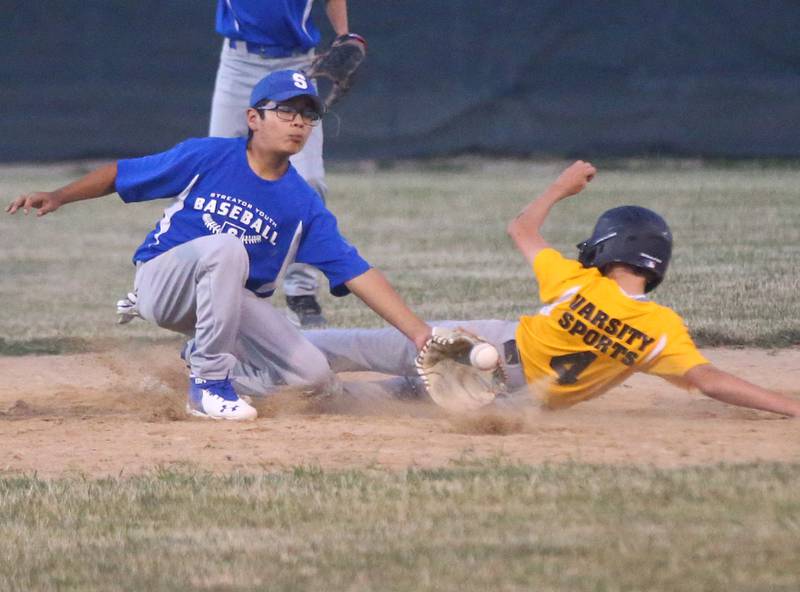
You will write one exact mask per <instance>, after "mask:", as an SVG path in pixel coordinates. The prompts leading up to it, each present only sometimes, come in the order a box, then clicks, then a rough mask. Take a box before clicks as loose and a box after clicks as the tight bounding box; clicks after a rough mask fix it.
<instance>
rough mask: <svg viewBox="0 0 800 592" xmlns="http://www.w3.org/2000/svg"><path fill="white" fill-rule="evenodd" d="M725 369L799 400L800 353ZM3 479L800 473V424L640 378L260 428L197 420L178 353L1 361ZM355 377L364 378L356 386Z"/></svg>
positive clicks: (321, 414)
mask: <svg viewBox="0 0 800 592" xmlns="http://www.w3.org/2000/svg"><path fill="white" fill-rule="evenodd" d="M705 353H706V354H707V355H708V357H709V358H710V359H711V360H712V361H714V362H716V363H717V364H719V365H720V366H721V367H722V368H724V369H728V370H732V371H735V372H737V373H739V374H741V375H742V376H744V377H747V378H749V379H751V380H753V381H754V382H758V383H760V384H763V385H765V386H769V387H772V388H775V389H779V390H784V391H787V392H793V393H795V394H798V393H799V392H800V391H798V388H800V387H798V385H800V349H786V350H777V351H764V350H750V349H738V350H730V349H724V350H723V349H719V350H707V351H706V352H705ZM0 376H2V377H3V380H2V384H0V471H5V472H12V473H18V472H22V473H26V474H31V473H34V472H35V473H37V474H38V475H40V476H44V477H53V476H59V475H74V474H76V473H77V474H85V475H87V476H103V475H114V476H116V475H120V474H122V475H126V474H135V473H141V472H143V471H149V470H152V469H153V468H156V467H169V466H173V465H176V464H177V465H182V464H189V465H191V466H196V467H199V468H201V469H207V470H211V471H215V472H230V471H236V470H238V471H244V472H253V471H262V470H276V469H281V468H286V467H291V466H295V465H301V464H303V465H319V466H321V467H323V468H348V467H358V468H364V467H376V468H388V469H403V468H405V467H435V466H442V465H448V464H451V463H453V462H458V461H465V460H466V461H469V460H475V459H484V458H501V459H505V460H507V461H512V462H514V461H518V462H525V463H542V462H557V463H558V462H569V461H574V462H588V463H614V464H620V463H625V464H637V465H642V464H644V465H655V466H660V467H671V466H681V465H694V464H709V463H716V462H734V463H735V462H749V461H758V460H764V461H792V462H797V461H800V423H798V422H797V421H795V420H785V419H782V418H778V417H777V416H774V415H771V414H767V413H760V412H754V411H750V410H746V409H739V408H734V407H729V406H725V405H723V404H721V403H717V402H716V401H712V400H710V399H707V398H705V397H703V396H701V395H698V394H691V393H686V392H683V391H681V390H679V389H677V388H674V387H672V386H670V385H668V384H666V383H665V382H663V381H661V380H658V379H654V378H651V377H646V376H637V377H634V378H633V379H631V380H630V381H629V382H628V383H627V384H626V385H623V386H622V387H619V388H617V389H615V390H613V391H611V392H610V393H608V394H606V395H605V396H603V397H601V398H600V399H597V400H595V401H592V402H590V403H586V404H583V405H580V406H578V407H575V408H573V409H569V410H566V411H560V412H557V413H541V412H537V411H535V410H533V409H531V410H530V411H529V412H526V413H522V414H520V413H517V414H514V415H501V414H498V413H496V412H489V413H484V414H480V415H476V416H472V417H452V416H448V415H445V414H444V413H443V412H441V411H440V410H439V409H438V408H435V407H433V406H432V405H429V404H427V403H420V402H406V403H403V402H397V403H391V404H386V403H383V404H369V405H367V404H363V403H362V404H353V403H351V402H348V401H346V400H338V401H331V400H327V401H324V402H320V401H314V400H309V399H306V398H303V397H301V396H299V395H297V394H294V393H288V392H287V393H285V394H281V395H279V396H277V397H274V398H273V399H271V400H269V401H267V402H265V403H264V404H262V406H261V408H260V411H261V417H260V418H259V419H258V420H257V421H255V422H248V423H228V422H214V421H208V420H202V419H188V418H186V417H185V415H184V413H183V406H184V397H185V380H186V379H185V375H184V369H183V366H182V364H181V362H180V360H179V359H178V358H177V355H176V354H175V349H174V348H170V347H166V346H158V347H149V348H144V347H139V348H137V349H133V350H131V351H112V352H108V353H101V354H96V353H95V354H79V355H67V356H37V357H4V358H0ZM347 378H351V379H353V378H356V379H360V378H362V377H361V376H353V375H350V376H348V377H347Z"/></svg>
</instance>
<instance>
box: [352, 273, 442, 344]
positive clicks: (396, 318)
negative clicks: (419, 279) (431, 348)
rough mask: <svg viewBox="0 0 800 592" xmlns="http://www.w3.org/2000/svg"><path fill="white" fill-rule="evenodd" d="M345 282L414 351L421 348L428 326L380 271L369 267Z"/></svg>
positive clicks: (427, 333) (429, 331)
mask: <svg viewBox="0 0 800 592" xmlns="http://www.w3.org/2000/svg"><path fill="white" fill-rule="evenodd" d="M345 285H346V286H347V287H348V288H349V289H350V291H351V292H353V294H355V295H356V296H358V297H359V298H360V299H361V300H362V301H363V302H364V304H366V305H367V306H369V307H370V308H371V309H372V310H374V311H375V312H376V313H378V314H379V315H380V316H381V317H383V318H384V319H386V321H388V322H389V323H391V324H392V325H394V326H395V327H397V329H398V330H399V331H400V332H401V333H402V334H403V335H405V336H406V337H408V338H409V339H410V340H411V341H413V342H414V345H416V346H417V349H418V350H419V349H422V346H423V345H425V342H426V341H427V340H428V338H429V337H430V336H431V328H430V326H428V324H427V323H426V322H425V321H423V320H422V319H420V318H419V317H418V316H417V315H415V314H414V313H413V312H412V311H411V309H410V308H408V305H407V304H406V303H405V301H404V300H403V299H402V297H401V296H400V294H398V293H397V291H396V290H395V289H394V288H393V287H392V285H391V284H390V283H389V282H388V281H387V280H386V278H385V277H384V276H383V274H382V273H381V272H380V271H378V270H377V269H375V268H372V269H370V270H368V271H366V272H364V273H362V274H361V275H359V276H356V277H354V278H353V279H352V280H350V281H348V282H345Z"/></svg>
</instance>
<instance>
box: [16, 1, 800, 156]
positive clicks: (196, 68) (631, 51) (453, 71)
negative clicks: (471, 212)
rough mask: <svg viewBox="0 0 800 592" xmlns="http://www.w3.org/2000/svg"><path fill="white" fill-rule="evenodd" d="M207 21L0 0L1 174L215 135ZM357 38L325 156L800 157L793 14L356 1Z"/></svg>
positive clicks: (768, 6) (150, 7) (185, 12)
mask: <svg viewBox="0 0 800 592" xmlns="http://www.w3.org/2000/svg"><path fill="white" fill-rule="evenodd" d="M322 3H323V0H317V3H316V4H317V6H315V11H314V14H315V20H316V22H317V24H318V26H319V27H320V29H321V30H323V33H325V34H326V38H328V39H329V38H330V33H329V26H328V23H327V20H326V19H325V16H324V14H323V13H322ZM601 4H602V5H601ZM607 4H611V6H610V7H609V6H607ZM214 10H215V4H214V2H212V1H208V0H207V1H205V2H202V1H198V0H158V1H156V0H136V1H134V0H128V1H121V0H106V1H102V0H81V1H78V0H60V1H56V0H48V1H34V2H9V1H7V0H0V14H2V15H3V18H2V19H0V32H2V38H3V42H4V56H3V58H2V60H0V77H2V81H3V82H2V87H0V88H1V89H2V90H0V97H2V102H1V107H0V108H1V109H2V111H1V112H0V161H19V160H26V161H27V160H57V159H74V158H107V157H115V156H134V155H139V154H146V153H151V152H156V151H160V150H163V149H166V148H168V147H170V146H172V145H173V144H175V143H177V142H178V141H180V140H182V139H184V138H186V137H190V136H203V135H205V134H206V131H207V124H208V113H209V106H210V101H211V94H212V90H213V84H214V76H215V72H216V66H217V59H218V53H219V49H220V45H221V39H220V38H219V37H218V36H217V35H216V33H215V32H214ZM350 22H351V30H353V31H356V32H358V33H361V34H363V35H364V36H365V37H366V38H367V39H368V41H369V55H368V59H367V61H366V62H365V64H364V66H363V68H362V70H361V71H360V72H359V80H358V82H357V86H356V87H355V89H354V90H353V91H352V92H351V94H350V95H348V96H347V97H346V98H345V99H344V100H343V101H342V102H341V103H340V104H339V105H337V106H336V107H335V110H336V113H337V114H338V116H339V117H340V121H339V124H338V125H337V121H336V120H335V117H334V118H331V119H330V120H326V156H327V158H339V159H350V158H395V157H426V156H438V155H451V154H461V153H465V152H482V153H494V154H504V155H530V154H534V155H540V154H547V155H556V156H574V155H580V156H584V157H587V158H592V157H598V156H630V155H653V154H656V155H664V156H667V155H676V156H708V157H751V156H758V157H784V156H788V157H797V156H800V3H798V2H796V1H795V0H784V1H777V0H776V1H762V2H752V1H737V0H730V1H722V0H709V1H704V2H683V1H679V2H663V1H642V2H635V3H634V2H617V3H596V4H595V3H589V2H567V1H564V0H540V1H527V0H513V1H512V0H492V1H489V0H460V1H458V0H454V1H445V0H392V1H385V2H380V1H375V0H350ZM337 127H338V128H339V129H338V134H337Z"/></svg>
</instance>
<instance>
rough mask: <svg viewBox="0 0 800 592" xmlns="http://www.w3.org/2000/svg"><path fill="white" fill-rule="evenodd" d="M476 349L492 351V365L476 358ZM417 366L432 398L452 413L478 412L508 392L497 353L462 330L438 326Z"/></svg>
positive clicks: (417, 361) (478, 338) (418, 359)
mask: <svg viewBox="0 0 800 592" xmlns="http://www.w3.org/2000/svg"><path fill="white" fill-rule="evenodd" d="M476 346H480V349H482V350H487V349H488V348H491V349H488V351H487V352H486V353H488V354H489V355H488V360H489V363H486V358H485V357H484V358H483V359H481V358H480V357H476V356H475V355H474V353H477V352H478V350H477V349H474V348H476ZM492 350H493V351H492ZM470 353H473V355H472V356H470ZM470 358H472V361H471V360H470ZM492 360H496V361H494V362H493V361H492ZM415 365H416V368H417V373H418V374H419V376H420V378H421V379H422V382H423V384H424V385H425V390H426V391H427V392H428V395H430V397H431V399H433V401H434V402H435V403H436V404H437V405H439V406H440V407H444V408H445V409H448V410H450V411H458V412H463V411H473V410H475V409H479V408H480V407H483V406H485V405H488V404H489V403H491V402H492V401H493V400H494V398H495V396H496V395H498V394H500V393H504V392H505V391H506V387H505V373H504V372H503V368H502V366H501V364H500V357H499V355H497V350H496V349H494V347H493V346H492V345H491V344H489V343H488V342H487V341H485V340H484V339H481V338H480V337H477V336H475V335H473V334H471V333H468V332H467V331H464V330H461V329H445V328H442V327H435V328H434V329H433V335H432V336H431V338H430V339H429V340H428V343H426V344H425V346H424V347H423V348H422V350H420V352H419V354H418V355H417V358H416V361H415ZM478 365H480V366H481V367H483V368H485V369H483V370H482V369H481V368H480V367H478Z"/></svg>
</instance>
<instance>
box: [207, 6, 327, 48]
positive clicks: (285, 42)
mask: <svg viewBox="0 0 800 592" xmlns="http://www.w3.org/2000/svg"><path fill="white" fill-rule="evenodd" d="M313 3H314V0H218V3H217V33H219V34H220V35H224V36H225V37H228V38H229V39H238V40H241V41H249V42H250V43H258V44H259V45H267V46H270V47H275V48H280V49H283V50H286V51H287V52H292V51H304V52H305V51H308V50H310V49H312V48H314V47H316V46H317V44H318V43H319V38H320V35H319V30H317V28H316V27H315V26H314V23H313V22H312V20H311V5H312V4H313Z"/></svg>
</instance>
